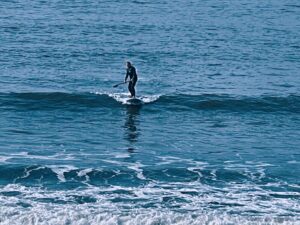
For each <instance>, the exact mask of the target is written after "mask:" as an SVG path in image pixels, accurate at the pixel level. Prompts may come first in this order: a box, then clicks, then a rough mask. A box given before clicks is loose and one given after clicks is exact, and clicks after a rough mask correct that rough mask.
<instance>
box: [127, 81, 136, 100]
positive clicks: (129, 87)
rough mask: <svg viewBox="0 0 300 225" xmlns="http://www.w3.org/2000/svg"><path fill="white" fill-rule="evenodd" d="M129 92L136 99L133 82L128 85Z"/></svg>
mask: <svg viewBox="0 0 300 225" xmlns="http://www.w3.org/2000/svg"><path fill="white" fill-rule="evenodd" d="M128 90H129V92H130V94H131V97H134V96H135V91H134V86H133V83H132V81H130V82H129V84H128Z"/></svg>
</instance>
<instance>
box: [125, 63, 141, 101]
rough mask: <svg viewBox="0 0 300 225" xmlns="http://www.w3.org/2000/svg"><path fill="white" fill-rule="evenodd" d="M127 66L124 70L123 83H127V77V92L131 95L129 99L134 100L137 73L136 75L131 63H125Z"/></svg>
mask: <svg viewBox="0 0 300 225" xmlns="http://www.w3.org/2000/svg"><path fill="white" fill-rule="evenodd" d="M126 65H127V69H126V76H125V83H126V82H127V79H128V77H129V79H130V80H129V83H128V90H129V92H130V94H131V96H130V97H131V98H134V97H135V88H134V87H135V85H136V82H137V80H138V78H137V73H136V69H135V67H134V66H133V65H132V64H131V62H129V61H128V62H127V63H126Z"/></svg>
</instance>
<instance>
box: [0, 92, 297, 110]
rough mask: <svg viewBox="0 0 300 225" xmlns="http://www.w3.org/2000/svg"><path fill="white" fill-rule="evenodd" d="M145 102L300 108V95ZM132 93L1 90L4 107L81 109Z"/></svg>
mask: <svg viewBox="0 0 300 225" xmlns="http://www.w3.org/2000/svg"><path fill="white" fill-rule="evenodd" d="M139 99H140V100H141V102H142V103H143V104H142V105H155V106H158V107H159V108H161V109H172V110H174V109H175V110H191V109H192V110H219V111H220V110H221V111H234V112H239V111H261V112H278V111H282V112H290V113H299V112H300V96H298V95H288V96H258V97H248V96H230V95H217V94H202V95H186V94H174V95H146V96H141V97H140V98H139ZM127 100H128V96H127V95H125V94H124V93H98V92H96V93H64V92H28V93H2V94H0V109H7V110H9V109H16V110H51V109H52V110H53V109H54V110H55V109H64V110H80V109H88V108H101V107H108V108H119V107H124V105H125V104H130V103H128V102H127Z"/></svg>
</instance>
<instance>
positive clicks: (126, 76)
mask: <svg viewBox="0 0 300 225" xmlns="http://www.w3.org/2000/svg"><path fill="white" fill-rule="evenodd" d="M128 75H129V74H128V71H126V75H125V79H124V82H125V83H126V81H127V78H128Z"/></svg>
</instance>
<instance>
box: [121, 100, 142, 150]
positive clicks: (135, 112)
mask: <svg viewBox="0 0 300 225" xmlns="http://www.w3.org/2000/svg"><path fill="white" fill-rule="evenodd" d="M141 108H142V106H141V105H127V106H126V120H125V124H124V128H125V133H124V139H125V140H126V141H128V148H127V150H128V152H130V153H133V152H134V151H135V147H134V146H135V143H136V142H137V141H138V136H139V135H140V132H139V129H138V125H139V116H140V110H141Z"/></svg>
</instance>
